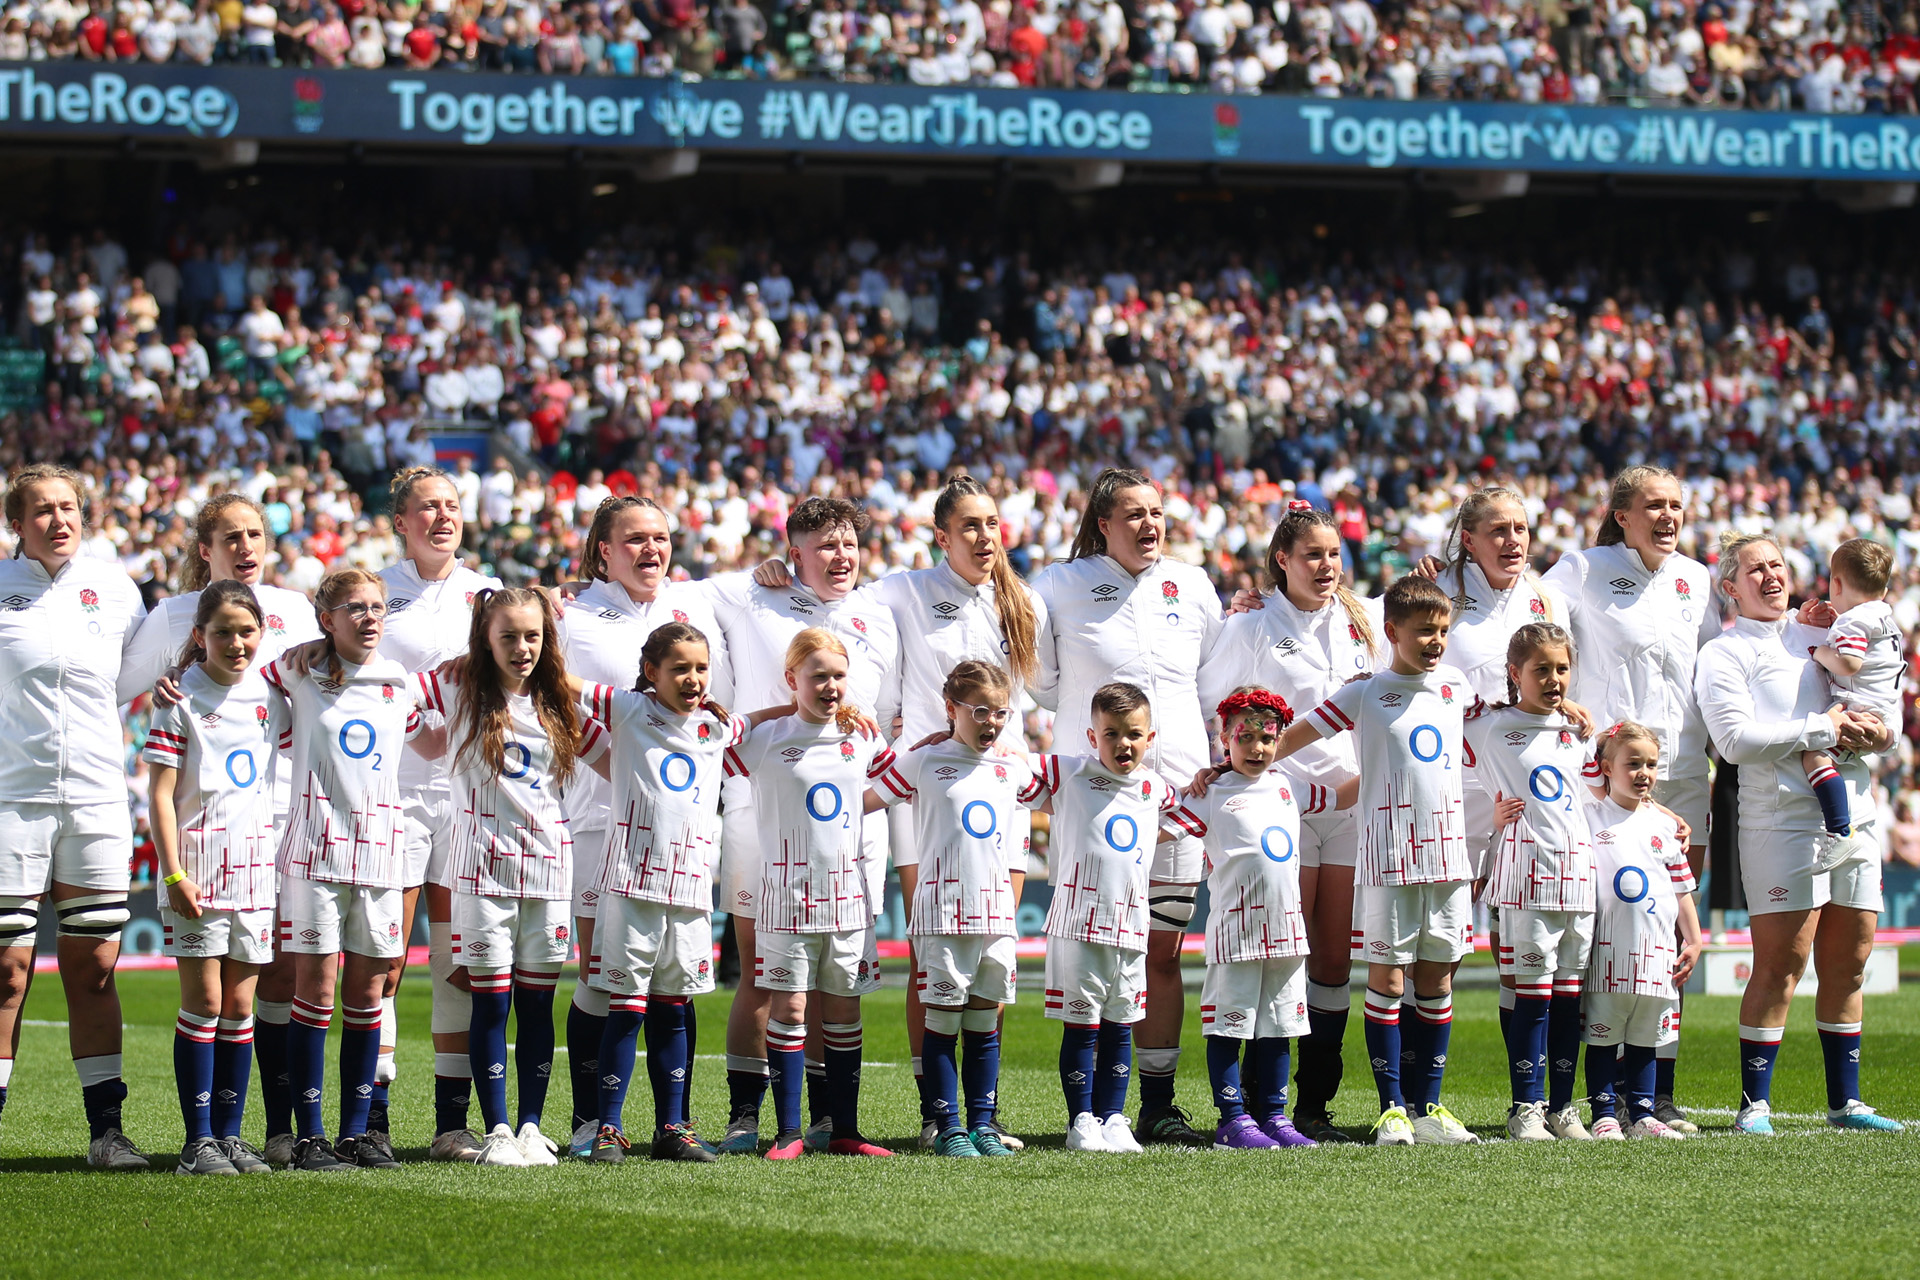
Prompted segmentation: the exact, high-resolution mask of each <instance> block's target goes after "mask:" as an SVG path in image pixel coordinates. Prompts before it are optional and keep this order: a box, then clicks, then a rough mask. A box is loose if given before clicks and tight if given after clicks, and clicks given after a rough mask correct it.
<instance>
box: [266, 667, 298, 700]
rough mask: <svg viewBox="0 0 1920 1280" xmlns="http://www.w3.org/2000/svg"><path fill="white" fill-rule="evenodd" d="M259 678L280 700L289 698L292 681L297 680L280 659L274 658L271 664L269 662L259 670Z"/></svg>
mask: <svg viewBox="0 0 1920 1280" xmlns="http://www.w3.org/2000/svg"><path fill="white" fill-rule="evenodd" d="M260 678H261V679H262V680H265V681H266V682H267V687H268V688H269V689H272V690H273V691H274V692H275V693H277V694H279V695H280V696H281V697H282V698H285V697H288V696H290V693H289V691H290V690H291V689H292V688H293V684H294V681H295V680H297V679H298V677H297V676H295V675H294V674H293V671H292V669H291V668H289V667H288V666H287V665H286V663H285V662H284V661H282V660H281V659H280V658H275V659H274V660H273V661H272V662H269V663H268V664H267V665H266V666H265V667H264V668H263V669H262V670H261V672H260Z"/></svg>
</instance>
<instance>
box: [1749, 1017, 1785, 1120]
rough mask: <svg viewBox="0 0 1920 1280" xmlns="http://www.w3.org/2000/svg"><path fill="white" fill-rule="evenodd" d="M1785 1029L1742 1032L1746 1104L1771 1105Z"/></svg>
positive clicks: (1758, 1029) (1775, 1028) (1762, 1028)
mask: <svg viewBox="0 0 1920 1280" xmlns="http://www.w3.org/2000/svg"><path fill="white" fill-rule="evenodd" d="M1785 1031H1786V1028H1785V1027H1749V1026H1744V1025H1743V1026H1742V1027H1741V1028H1740V1093H1741V1098H1742V1101H1743V1102H1771V1101H1772V1099H1773V1063H1774V1060H1775V1059H1776V1058H1778V1057H1779V1056H1780V1037H1781V1035H1782V1034H1784V1033H1785Z"/></svg>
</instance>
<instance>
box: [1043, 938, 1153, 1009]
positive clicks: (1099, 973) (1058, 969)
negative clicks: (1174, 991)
mask: <svg viewBox="0 0 1920 1280" xmlns="http://www.w3.org/2000/svg"><path fill="white" fill-rule="evenodd" d="M1047 1016H1048V1017H1049V1018H1053V1019H1056V1020H1058V1021H1060V1022H1071V1023H1073V1024H1074V1025H1075V1026H1081V1027H1090V1026H1092V1025H1093V1024H1094V1023H1096V1022H1138V1021H1140V1019H1142V1018H1144V1017H1146V1016H1147V953H1146V952H1144V951H1123V950H1121V949H1120V948H1119V947H1113V946H1108V945H1107V944H1105V943H1102V942H1079V941H1076V940H1075V939H1073V938H1057V937H1054V936H1053V935H1051V934H1049V935H1048V936H1047Z"/></svg>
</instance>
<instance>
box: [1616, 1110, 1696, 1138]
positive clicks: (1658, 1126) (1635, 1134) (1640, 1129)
mask: <svg viewBox="0 0 1920 1280" xmlns="http://www.w3.org/2000/svg"><path fill="white" fill-rule="evenodd" d="M1627 1136H1628V1137H1629V1138H1672V1139H1673V1140H1674V1141H1675V1142H1684V1141H1686V1137H1687V1135H1686V1134H1684V1133H1681V1132H1680V1131H1679V1130H1678V1129H1674V1128H1670V1127H1669V1126H1667V1125H1665V1124H1662V1123H1661V1122H1660V1121H1658V1120H1656V1119H1654V1118H1653V1117H1652V1116H1641V1117H1640V1118H1639V1119H1638V1120H1635V1121H1634V1122H1633V1127H1632V1128H1630V1129H1628V1130H1627Z"/></svg>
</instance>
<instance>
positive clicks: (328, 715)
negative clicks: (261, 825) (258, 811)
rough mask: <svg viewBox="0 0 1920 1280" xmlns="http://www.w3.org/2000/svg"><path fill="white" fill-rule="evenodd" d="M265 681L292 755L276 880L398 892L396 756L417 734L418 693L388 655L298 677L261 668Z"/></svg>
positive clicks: (280, 665)
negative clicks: (277, 703) (281, 710)
mask: <svg viewBox="0 0 1920 1280" xmlns="http://www.w3.org/2000/svg"><path fill="white" fill-rule="evenodd" d="M262 674H263V675H264V676H265V678H266V682H267V683H268V684H270V685H272V686H273V687H274V688H275V689H277V690H279V691H280V692H281V693H282V694H284V695H285V696H286V699H287V703H288V711H289V718H290V720H291V722H292V723H291V725H290V727H289V728H288V730H287V732H286V733H285V734H283V735H282V737H281V740H280V747H281V750H283V751H289V752H291V754H292V757H293V768H292V770H291V774H292V778H293V802H292V805H291V806H290V807H289V808H288V810H287V819H286V823H285V825H284V827H283V828H282V830H281V832H280V857H279V863H280V874H281V875H283V876H289V875H290V876H299V877H300V878H302V879H304V880H318V881H323V882H326V883H329V884H350V885H358V886H361V887H363V888H368V889H404V888H405V887H406V886H405V885H403V884H402V883H401V880H402V879H403V876H404V872H405V870H406V866H405V861H406V860H405V858H404V857H402V849H401V834H400V770H399V764H400V757H401V755H402V753H403V751H404V749H405V747H406V744H407V743H408V742H409V741H411V740H412V739H413V737H414V736H415V735H416V734H418V733H419V732H420V728H421V718H420V710H419V705H418V700H417V695H418V690H419V686H418V684H416V683H415V681H414V679H413V677H412V676H410V675H408V674H407V670H406V668H404V667H402V666H401V665H400V664H399V663H398V662H395V661H394V660H393V659H392V658H389V657H386V656H385V655H383V654H375V655H374V656H373V658H372V659H371V660H370V661H368V662H366V663H363V664H361V665H358V666H356V665H354V664H353V663H351V662H345V661H342V662H341V664H340V677H339V679H338V680H335V679H334V678H333V676H332V675H331V674H330V670H329V664H328V660H327V659H325V658H322V659H321V660H319V661H318V662H317V663H316V664H315V665H314V666H313V667H312V668H311V669H310V670H309V671H308V672H307V674H306V675H304V676H300V675H296V674H294V672H293V671H292V669H291V668H289V667H288V666H287V665H286V664H285V663H284V662H282V661H280V660H275V661H274V662H272V663H269V664H268V665H267V667H266V669H265V671H264V672H263V673H262Z"/></svg>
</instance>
